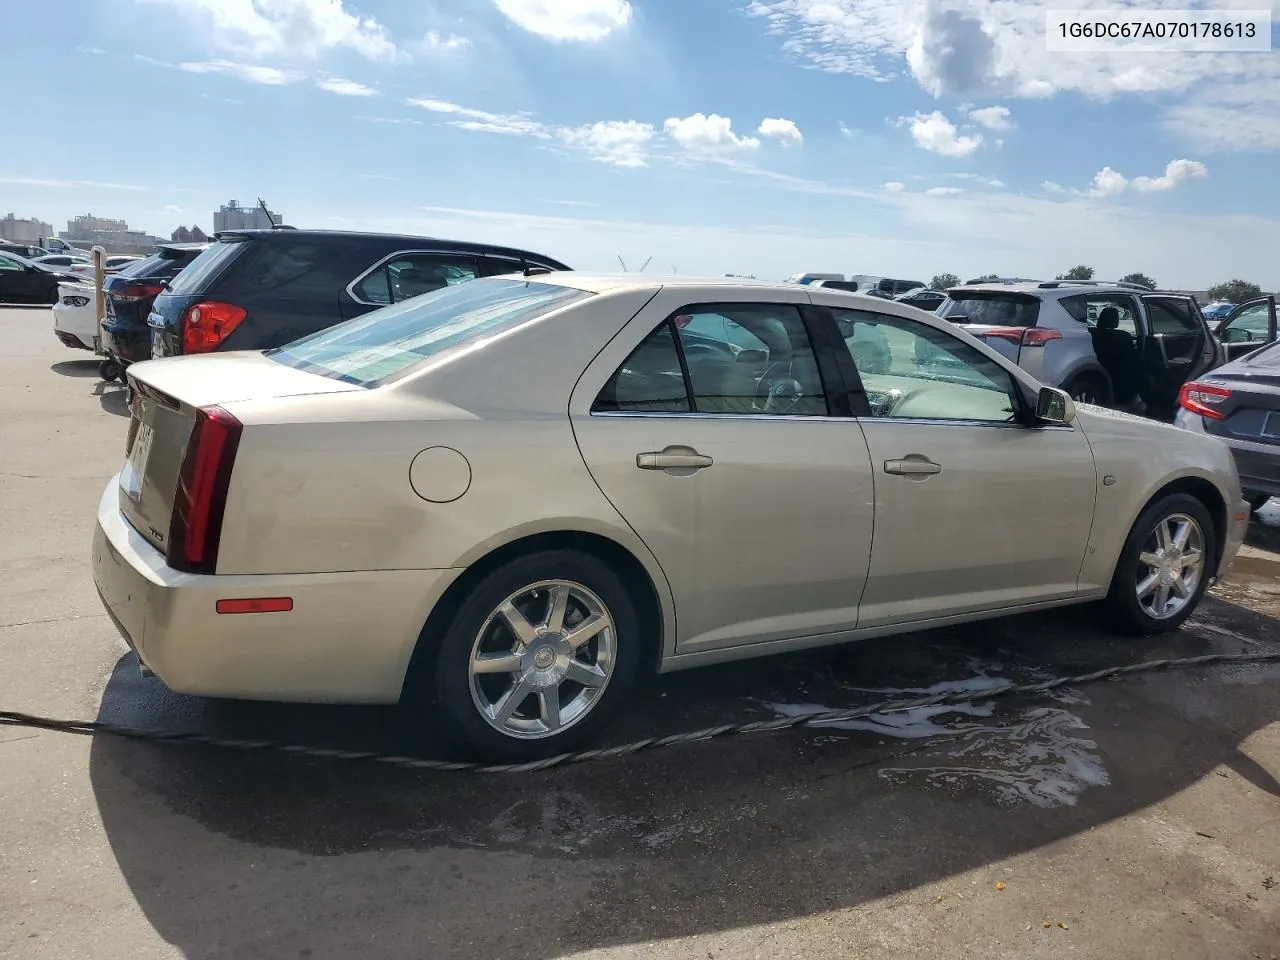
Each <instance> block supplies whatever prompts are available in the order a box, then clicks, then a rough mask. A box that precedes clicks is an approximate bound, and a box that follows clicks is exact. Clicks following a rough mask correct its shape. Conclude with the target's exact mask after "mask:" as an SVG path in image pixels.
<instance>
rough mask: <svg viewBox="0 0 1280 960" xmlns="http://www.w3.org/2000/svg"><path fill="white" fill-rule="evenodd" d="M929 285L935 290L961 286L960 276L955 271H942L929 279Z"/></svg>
mask: <svg viewBox="0 0 1280 960" xmlns="http://www.w3.org/2000/svg"><path fill="white" fill-rule="evenodd" d="M929 286H930V287H931V288H932V289H934V290H950V289H951V288H952V287H958V286H960V278H959V277H957V276H956V275H955V274H954V273H940V274H938V275H937V276H936V277H934V278H933V279H932V280H930V281H929Z"/></svg>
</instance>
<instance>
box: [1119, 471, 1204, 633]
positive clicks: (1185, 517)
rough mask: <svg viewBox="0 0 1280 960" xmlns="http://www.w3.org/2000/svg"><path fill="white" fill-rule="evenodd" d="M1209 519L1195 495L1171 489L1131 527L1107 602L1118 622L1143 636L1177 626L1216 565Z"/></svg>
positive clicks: (1197, 598) (1192, 610)
mask: <svg viewBox="0 0 1280 960" xmlns="http://www.w3.org/2000/svg"><path fill="white" fill-rule="evenodd" d="M1216 551H1217V539H1216V538H1215V535H1214V529H1213V518H1212V517H1210V516H1209V511H1208V510H1206V509H1205V507H1204V504H1202V503H1201V502H1200V501H1199V500H1197V499H1196V498H1195V497H1192V496H1188V495H1187V494H1184V493H1177V494H1170V495H1169V496H1167V497H1162V498H1161V499H1160V500H1159V501H1157V502H1156V503H1153V504H1152V505H1151V506H1149V507H1147V509H1146V510H1144V511H1142V515H1141V516H1140V517H1138V521H1137V523H1135V524H1134V525H1133V529H1132V530H1130V531H1129V536H1128V538H1127V539H1126V540H1125V543H1124V548H1123V549H1122V550H1121V552H1120V560H1119V562H1118V563H1117V564H1116V571H1115V575H1114V576H1113V577H1112V579H1111V589H1110V592H1109V593H1108V595H1107V602H1108V604H1109V605H1110V607H1111V610H1112V612H1113V614H1114V615H1115V618H1116V620H1117V621H1118V625H1119V626H1121V627H1122V628H1124V629H1125V630H1127V631H1128V632H1130V633H1135V634H1138V635H1147V634H1153V633H1166V632H1168V631H1170V630H1176V629H1177V628H1178V627H1179V626H1181V625H1182V622H1183V621H1184V620H1186V619H1187V617H1189V616H1191V614H1192V613H1193V612H1194V611H1195V609H1196V606H1197V605H1199V603H1200V599H1201V597H1203V596H1204V591H1205V588H1206V587H1207V586H1208V585H1209V577H1210V576H1211V574H1212V571H1213V570H1214V569H1215V568H1216V566H1217V561H1216Z"/></svg>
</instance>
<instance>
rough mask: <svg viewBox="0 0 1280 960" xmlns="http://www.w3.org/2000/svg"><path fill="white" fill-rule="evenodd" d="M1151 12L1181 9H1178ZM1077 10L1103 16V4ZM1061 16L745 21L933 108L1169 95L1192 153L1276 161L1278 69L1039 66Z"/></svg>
mask: <svg viewBox="0 0 1280 960" xmlns="http://www.w3.org/2000/svg"><path fill="white" fill-rule="evenodd" d="M1130 5H1133V4H1131V3H1122V4H1114V3H1113V4H1110V5H1109V6H1110V7H1112V8H1115V7H1125V6H1130ZM1157 5H1158V6H1161V7H1169V8H1172V9H1183V8H1185V7H1187V6H1188V5H1187V4H1185V3H1182V4H1179V3H1178V2H1177V0H1161V2H1160V3H1159V4H1157ZM1247 5H1248V4H1247V2H1246V0H1229V2H1228V0H1222V2H1215V3H1211V4H1209V6H1213V7H1230V6H1235V7H1243V6H1247ZM1077 6H1079V5H1077ZM1084 6H1086V7H1091V6H1103V7H1106V6H1108V5H1107V4H1105V3H1101V2H1100V0H1099V2H1097V3H1094V2H1091V3H1089V4H1085V5H1084ZM1271 6H1273V7H1274V2H1273V3H1272V4H1271ZM1062 7H1063V4H1061V3H1058V2H1055V0H963V3H955V2H952V0H750V2H749V3H748V4H747V13H748V14H749V15H751V16H754V17H757V18H759V19H760V20H761V21H762V22H763V23H764V24H765V25H766V29H767V31H768V32H769V33H771V34H773V35H775V36H777V37H779V38H780V40H781V41H782V48H783V50H784V52H785V53H787V54H789V55H791V56H792V57H794V58H796V59H798V60H800V61H802V62H805V63H807V64H809V65H811V66H813V67H815V68H817V69H820V70H824V71H828V72H832V73H850V74H855V75H857V76H862V77H869V78H872V79H875V80H881V81H888V80H892V79H896V78H897V77H898V76H900V75H901V74H902V72H903V68H904V66H905V67H906V69H907V70H908V71H909V72H910V74H911V75H912V76H913V77H914V78H915V80H916V82H917V83H919V84H920V86H921V87H922V88H923V89H925V90H927V91H929V92H930V93H932V94H934V95H935V96H940V95H944V94H945V95H956V96H966V95H967V96H970V97H975V98H976V97H978V96H982V97H986V98H991V97H1018V98H1024V99H1039V98H1045V97H1052V96H1054V95H1055V94H1057V93H1078V94H1083V95H1084V96H1087V97H1092V98H1095V99H1109V98H1112V97H1117V96H1129V95H1143V94H1165V95H1169V96H1166V97H1165V98H1163V99H1164V102H1165V103H1166V104H1167V105H1166V106H1163V107H1161V108H1160V109H1161V112H1162V118H1161V119H1162V122H1163V123H1164V125H1165V126H1166V127H1167V128H1168V129H1169V130H1170V131H1172V132H1174V133H1176V134H1177V135H1179V136H1181V137H1184V138H1186V139H1187V140H1190V141H1192V142H1195V143H1196V144H1197V147H1198V148H1199V149H1210V148H1219V149H1222V150H1278V149H1280V57H1274V56H1260V55H1243V56H1242V55H1241V54H1239V53H1176V52H1166V53H1158V54H1145V55H1135V54H1133V53H1131V52H1124V51H1119V52H1116V53H1079V54H1069V55H1056V56H1053V55H1051V56H1046V55H1045V52H1044V43H1045V40H1044V30H1045V13H1046V11H1048V10H1051V9H1059V8H1062Z"/></svg>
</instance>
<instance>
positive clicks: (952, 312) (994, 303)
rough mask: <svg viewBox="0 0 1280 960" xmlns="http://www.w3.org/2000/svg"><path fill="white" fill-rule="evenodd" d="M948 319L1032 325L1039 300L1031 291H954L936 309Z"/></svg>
mask: <svg viewBox="0 0 1280 960" xmlns="http://www.w3.org/2000/svg"><path fill="white" fill-rule="evenodd" d="M938 312H939V313H941V314H942V315H943V316H944V317H946V318H947V319H952V318H956V317H963V318H964V319H963V320H961V321H960V322H961V323H977V324H982V325H983V326H991V327H1034V326H1035V325H1036V321H1037V320H1038V319H1039V317H1040V300H1039V299H1038V298H1036V297H1033V296H1031V295H1030V294H1025V293H1006V292H1004V291H978V290H975V291H973V292H972V293H968V292H965V293H960V292H959V291H957V294H956V295H955V296H952V297H951V298H950V299H949V300H947V302H946V303H944V304H943V309H940V310H939V311H938Z"/></svg>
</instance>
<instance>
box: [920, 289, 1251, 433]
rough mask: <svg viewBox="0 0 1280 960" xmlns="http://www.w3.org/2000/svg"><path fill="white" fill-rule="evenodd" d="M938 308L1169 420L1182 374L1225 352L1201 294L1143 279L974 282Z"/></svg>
mask: <svg viewBox="0 0 1280 960" xmlns="http://www.w3.org/2000/svg"><path fill="white" fill-rule="evenodd" d="M937 314H938V316H940V317H943V318H944V319H946V320H949V321H951V322H952V323H955V324H957V325H959V326H960V327H961V329H963V330H965V331H966V332H968V333H971V334H973V335H974V336H975V337H980V338H982V339H983V340H985V341H986V342H987V343H988V344H989V345H991V346H992V347H994V348H995V349H996V350H999V351H1000V352H1001V353H1003V354H1004V355H1005V356H1006V357H1008V358H1009V359H1011V360H1013V361H1014V362H1015V363H1017V364H1018V366H1020V367H1022V368H1023V369H1025V370H1027V371H1028V372H1029V373H1031V374H1032V375H1033V376H1035V377H1036V378H1037V379H1039V380H1040V381H1041V382H1042V383H1045V384H1048V385H1050V386H1055V387H1060V388H1061V389H1063V390H1066V391H1067V392H1068V393H1069V394H1071V396H1072V397H1073V398H1074V399H1076V400H1078V401H1081V402H1083V403H1095V404H1100V405H1102V406H1108V407H1119V408H1122V409H1126V410H1132V411H1135V412H1145V413H1147V414H1149V415H1151V416H1155V417H1160V418H1163V419H1167V418H1169V417H1172V416H1173V414H1174V412H1175V411H1176V409H1177V400H1178V391H1179V389H1180V388H1181V387H1182V385H1183V384H1184V383H1186V382H1187V381H1189V380H1194V379H1195V378H1196V377H1198V376H1200V374H1202V373H1204V372H1205V371H1206V370H1209V369H1211V368H1213V367H1216V366H1218V365H1219V364H1221V363H1223V362H1224V361H1225V359H1226V356H1225V353H1224V351H1223V347H1222V344H1221V343H1219V342H1218V340H1217V338H1216V337H1214V336H1213V334H1212V333H1211V332H1210V330H1209V325H1208V324H1207V323H1206V322H1205V319H1204V317H1203V316H1202V315H1201V313H1200V307H1199V305H1197V303H1196V301H1195V298H1194V297H1189V296H1183V295H1181V294H1174V293H1157V292H1154V291H1152V290H1150V289H1148V288H1147V287H1143V286H1140V285H1138V284H1135V283H1109V282H1104V281H1097V280H1088V281H1085V280H1052V281H1048V282H1044V283H1039V282H1036V281H1033V280H1019V281H1013V282H1003V283H1002V282H994V283H977V284H967V285H965V286H963V287H954V288H952V289H951V290H948V291H947V299H946V300H944V301H943V303H942V305H941V306H940V307H938V309H937Z"/></svg>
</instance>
